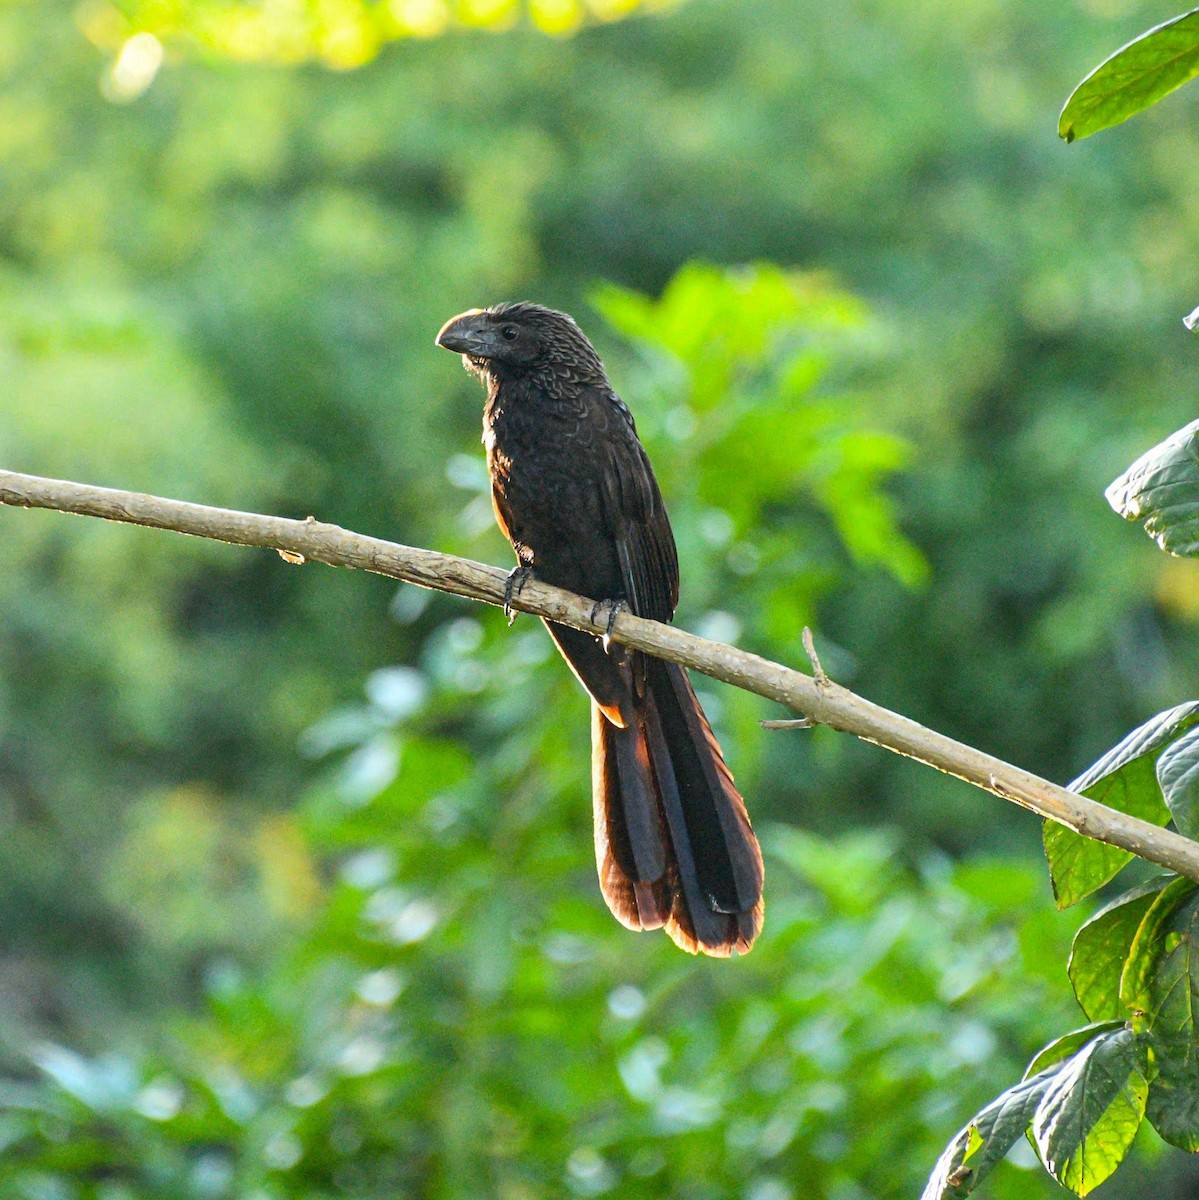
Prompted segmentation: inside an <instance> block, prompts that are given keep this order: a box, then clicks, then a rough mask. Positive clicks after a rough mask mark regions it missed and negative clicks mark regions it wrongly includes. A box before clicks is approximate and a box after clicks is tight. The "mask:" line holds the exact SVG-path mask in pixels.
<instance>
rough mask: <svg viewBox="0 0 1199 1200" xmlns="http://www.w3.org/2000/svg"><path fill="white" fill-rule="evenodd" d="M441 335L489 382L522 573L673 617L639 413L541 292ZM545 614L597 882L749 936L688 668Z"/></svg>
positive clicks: (729, 803)
mask: <svg viewBox="0 0 1199 1200" xmlns="http://www.w3.org/2000/svg"><path fill="white" fill-rule="evenodd" d="M437 344H438V345H439V346H443V347H444V348H445V349H447V350H452V351H454V352H455V353H458V354H461V355H462V357H463V362H464V364H465V366H466V368H467V370H468V371H471V372H472V373H473V374H475V375H478V376H479V378H480V379H481V380H482V382H483V384H484V386H485V387H486V388H487V403H486V405H485V407H484V409H483V444H484V445H485V446H486V447H487V466H488V470H489V471H490V474H491V495H492V501H493V503H494V506H495V514H496V519H497V520H498V521H499V525H500V528H501V529H502V530H503V531H504V534H505V536H506V537H507V538H508V540H509V541H510V542H511V543H512V548H513V549H514V550H515V551H516V557H517V561H518V563H519V564H520V565H519V566H518V567H517V569H516V571H514V572H513V575H512V577H511V579H510V587H514V588H517V589H519V586H520V584H521V583H522V582H523V581H524V579H526V578H528V576H529V575H532V576H533V577H535V578H537V579H539V580H541V581H543V582H545V583H551V584H556V585H557V586H558V587H563V588H568V589H569V590H570V591H572V592H578V593H581V594H582V595H584V596H589V597H591V598H592V599H595V600H604V601H610V602H612V603H613V604H616V603H617V602H622V603H623V604H624V605H626V606H627V607H628V609H629V610H630V611H631V612H633V613H636V614H637V615H638V616H641V617H649V618H652V619H654V620H657V621H669V620H671V618H672V617H673V616H674V610H675V605H676V604H677V603H678V598H679V564H678V557H677V554H676V552H675V544H674V535H673V534H672V533H671V530H670V522H669V520H668V519H667V517H666V509H665V507H664V506H663V503H662V495H661V493H660V492H659V490H658V484H657V480H655V479H654V473H653V470H652V468H651V467H650V464H649V459H648V458H647V457H646V454H645V450H644V449H643V448H642V446H641V443H640V441H639V440H638V439H637V431H636V427H635V426H634V424H633V417H632V414H631V413H630V412H629V410H628V409H627V408H626V407H625V405H624V402H623V401H622V400H621V399H620V397H619V396H617V395H616V393H615V392H614V391H613V390H612V386H611V384H609V382H608V378H607V376H606V375H605V374H604V368H603V364H602V363H601V362H600V360H599V356H598V355H597V354H596V352H595V350H594V349H593V348H592V345H591V343H590V342H589V341H588V340H587V338H586V337H585V336H584V335H583V332H582V330H580V329H579V327H578V325H576V324H575V322H574V320H573V319H572V318H571V317H569V316H567V315H566V314H565V313H560V312H555V311H554V310H553V309H549V308H542V307H541V306H540V305H537V304H524V303H522V304H499V305H496V306H495V307H493V308H488V309H472V310H471V311H470V312H465V313H463V314H462V315H461V316H457V317H454V318H453V319H452V320H450V321H447V322H446V324H445V325H444V326H443V327H442V329H441V332H440V333H439V334H438V335H437ZM546 627H547V628H548V629H549V631H550V635H551V636H552V637H553V639H554V641H555V642H556V643H557V646H558V649H559V650H560V651H561V652H562V654H563V656H564V657H565V658H566V661H567V662H568V663H569V664H570V666H571V668H572V669H573V671H574V673H575V675H577V676H578V678H579V681H580V682H581V683H582V685H583V686H584V687H585V688H586V689H587V691H588V692H589V693H590V695H591V699H592V708H591V746H592V765H591V778H592V793H593V799H594V808H595V853H596V860H597V865H598V867H599V878H600V887H601V888H602V890H603V893H604V899H605V900H606V901H607V902H608V907H609V908H610V909H611V910H612V913H613V915H615V917H616V919H617V920H618V921H620V922H621V923H622V924H623V925H626V926H628V927H629V928H630V929H659V928H665V930H666V932H667V933H668V934H669V935H670V937H671V938H672V939H673V940H674V942H675V943H676V944H677V945H679V946H681V947H682V948H683V949H684V950H687V951H690V952H691V953H693V954H694V953H703V954H712V955H728V954H731V953H732V952H733V951H734V950H737V951H741V952H742V953H744V952H745V951H747V950H748V949H749V948H750V947H751V946H752V945H753V942H754V938H756V937H757V935H758V931H759V930H760V929H761V926H762V854H761V851H760V850H759V849H758V841H757V838H756V837H755V836H754V832H753V829H752V828H751V827H750V823H749V816H748V814H747V813H746V811H745V803H744V801H743V800H742V799H741V796H740V794H739V793H738V792H737V789H736V787H734V786H733V777H732V774H731V773H730V772H729V769H728V767H727V766H726V765H725V762H724V757H723V755H722V754H721V752H720V746H719V744H718V743H717V741H716V738H715V737H714V736H713V735H712V729H711V727H710V726H709V724H708V721H707V718H706V717H705V716H704V713H703V709H701V708H700V706H699V701H698V700H697V699H696V697H695V692H694V691H693V690H692V688H691V683H690V681H689V680H688V678H687V673H686V672H685V671H684V670H683V668H682V667H679V666H676V665H674V664H673V663H667V662H662V661H660V660H659V659H655V658H651V657H648V656H646V655H643V654H640V653H638V652H636V651H629V650H626V649H625V648H624V647H622V646H618V645H615V644H612V645H610V646H609V647H608V648H605V647H604V645H603V644H602V643H601V642H600V641H599V640H598V639H597V638H595V637H593V636H592V635H590V634H587V633H582V632H579V631H578V630H574V629H568V628H566V627H565V626H563V625H557V624H555V623H553V622H550V621H547V622H546Z"/></svg>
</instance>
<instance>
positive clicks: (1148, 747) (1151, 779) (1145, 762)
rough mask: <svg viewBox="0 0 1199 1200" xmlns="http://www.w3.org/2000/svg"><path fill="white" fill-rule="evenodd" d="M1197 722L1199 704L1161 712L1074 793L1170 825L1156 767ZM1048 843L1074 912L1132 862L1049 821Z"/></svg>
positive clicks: (1059, 884) (1054, 875) (1063, 898)
mask: <svg viewBox="0 0 1199 1200" xmlns="http://www.w3.org/2000/svg"><path fill="white" fill-rule="evenodd" d="M1197 722H1199V701H1193V700H1192V701H1189V702H1188V703H1186V704H1180V705H1178V706H1177V707H1176V708H1171V709H1168V710H1167V711H1166V712H1163V713H1158V715H1157V716H1156V717H1152V718H1151V719H1150V720H1148V721H1146V722H1145V723H1144V724H1143V725H1141V726H1139V727H1138V728H1136V729H1134V730H1133V731H1132V732H1131V733H1130V734H1129V735H1128V736H1127V737H1126V738H1124V740H1123V741H1121V742H1120V743H1119V745H1117V746H1114V747H1113V748H1112V749H1111V750H1109V751H1108V752H1107V753H1106V754H1105V755H1104V756H1103V757H1102V758H1101V759H1099V761H1098V762H1096V763H1094V764H1093V765H1092V766H1091V767H1089V768H1088V769H1087V770H1086V771H1084V772H1083V773H1082V774H1081V775H1080V776H1079V777H1078V778H1077V779H1075V780H1074V782H1073V783H1071V784H1070V790H1071V791H1072V792H1081V793H1082V795H1084V796H1089V797H1090V798H1091V799H1092V800H1098V801H1099V803H1101V804H1106V805H1108V806H1109V807H1110V808H1116V809H1119V810H1120V811H1121V812H1125V813H1129V814H1131V815H1132V816H1136V817H1141V818H1142V819H1144V820H1146V821H1152V822H1153V823H1154V824H1155V825H1165V824H1166V822H1167V821H1169V819H1170V810H1169V809H1168V808H1167V807H1166V804H1165V801H1164V800H1163V799H1162V794H1161V789H1160V787H1159V786H1158V782H1157V774H1156V772H1155V770H1154V764H1155V762H1156V759H1157V756H1158V755H1159V754H1160V753H1161V752H1162V750H1163V749H1164V748H1165V747H1166V746H1168V745H1169V744H1170V743H1171V742H1172V741H1174V740H1175V739H1176V738H1178V737H1180V736H1181V735H1182V734H1183V733H1184V732H1185V731H1186V730H1187V729H1189V728H1190V727H1191V726H1192V725H1194V724H1196V723H1197ZM1044 841H1045V857H1046V858H1047V859H1048V860H1049V874H1050V879H1051V881H1052V883H1053V894H1054V896H1055V897H1056V898H1057V903H1058V907H1059V908H1069V906H1070V905H1071V904H1077V903H1078V901H1079V900H1081V899H1083V897H1085V896H1089V895H1090V894H1091V893H1092V892H1093V891H1095V890H1096V889H1097V888H1100V887H1102V886H1103V885H1104V884H1105V883H1107V882H1108V880H1110V879H1112V878H1114V877H1115V876H1116V875H1117V874H1118V873H1119V872H1120V870H1121V869H1122V868H1123V867H1125V866H1127V864H1128V863H1129V862H1131V861H1132V858H1133V856H1132V855H1131V854H1130V853H1129V852H1128V851H1127V850H1120V849H1119V848H1117V847H1115V846H1108V845H1105V844H1104V843H1103V842H1096V841H1093V840H1092V839H1090V838H1085V837H1082V836H1081V835H1080V834H1077V833H1075V832H1074V831H1073V830H1071V829H1066V828H1065V827H1064V826H1062V825H1058V824H1057V823H1056V822H1053V821H1046V822H1045V827H1044Z"/></svg>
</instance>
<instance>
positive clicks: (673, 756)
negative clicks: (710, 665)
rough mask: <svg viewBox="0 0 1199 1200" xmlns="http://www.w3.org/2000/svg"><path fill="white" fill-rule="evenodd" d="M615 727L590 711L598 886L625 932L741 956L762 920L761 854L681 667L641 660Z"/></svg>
mask: <svg viewBox="0 0 1199 1200" xmlns="http://www.w3.org/2000/svg"><path fill="white" fill-rule="evenodd" d="M646 664H647V672H646V680H647V688H646V694H645V695H644V696H643V697H642V698H641V703H640V704H639V705H638V706H637V707H638V710H639V711H638V716H637V719H636V720H633V721H628V722H627V723H626V725H625V727H624V728H620V727H618V726H616V725H614V724H613V723H612V722H611V721H610V720H609V719H607V718H606V717H605V716H604V714H603V713H602V712H601V711H600V710H599V709H598V708H597V707H595V706H594V705H593V707H592V782H593V796H594V807H595V846H596V861H597V865H598V868H599V875H600V886H601V888H602V890H603V893H604V898H605V899H606V901H607V903H608V907H609V908H610V909H611V910H612V912H613V914H614V915H615V916H616V918H617V919H618V920H619V921H621V923H622V924H624V925H626V926H628V927H629V928H631V929H654V928H658V927H660V926H664V927H665V929H666V932H667V933H668V934H669V935H670V937H671V938H672V939H673V941H674V942H675V943H676V944H677V945H679V946H681V947H682V948H683V949H684V950H687V951H689V952H690V953H692V954H695V953H703V954H710V955H716V956H725V955H728V954H731V953H733V952H734V951H739V952H741V953H745V952H746V951H747V950H749V948H750V947H751V946H752V945H753V942H754V939H755V938H756V937H757V935H758V932H759V930H760V929H761V926H762V913H763V905H762V856H761V852H760V851H759V849H758V842H757V838H756V837H755V836H754V833H753V829H752V828H751V826H750V822H749V817H748V815H747V813H746V811H745V804H744V802H743V801H742V799H741V796H740V794H739V793H738V791H737V789H736V787H735V786H734V784H733V777H732V774H731V773H730V771H729V769H728V767H727V765H726V764H725V761H724V757H723V755H722V754H721V752H720V746H719V744H718V743H717V741H716V739H715V737H714V736H713V734H712V729H711V726H710V725H709V724H708V721H707V718H706V717H705V716H704V714H703V710H702V709H701V708H700V706H699V701H698V700H697V699H696V696H695V692H694V691H693V690H692V688H691V684H690V681H689V680H688V679H687V675H686V672H684V671H683V669H682V668H681V667H676V666H674V665H673V664H669V663H662V662H659V661H657V660H646Z"/></svg>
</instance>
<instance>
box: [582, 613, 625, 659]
mask: <svg viewBox="0 0 1199 1200" xmlns="http://www.w3.org/2000/svg"><path fill="white" fill-rule="evenodd" d="M605 606H607V609H608V620H607V622H606V624H605V627H604V635H603V637H602V638H600V644H601V645H602V646H603V648H604V653H605V654H608V653H610V652H611V646H612V626H613V625H615V624H616V618H617V617H618V616H619V615H620V614H621V613H622V612H628V611H629V606H628V605H627V604H626V603H625V602H624V601H623V600H597V601H596V602H595V603H594V604H593V605H592V606H591V623H592V624H593V625H598V624H599V613H600V610H601V609H602V608H604V607H605Z"/></svg>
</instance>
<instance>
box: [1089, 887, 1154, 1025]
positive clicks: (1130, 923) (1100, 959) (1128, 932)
mask: <svg viewBox="0 0 1199 1200" xmlns="http://www.w3.org/2000/svg"><path fill="white" fill-rule="evenodd" d="M1171 878H1172V877H1171V876H1169V875H1163V876H1161V877H1160V878H1158V879H1153V880H1150V881H1149V882H1148V883H1144V884H1142V885H1141V886H1140V887H1138V888H1134V889H1133V890H1132V891H1130V892H1125V893H1124V895H1122V896H1118V897H1117V898H1116V899H1115V900H1113V901H1112V902H1111V903H1110V904H1107V905H1105V906H1104V907H1103V908H1101V909H1100V910H1099V911H1098V912H1097V913H1096V914H1095V915H1094V916H1093V917H1092V918H1091V919H1090V920H1089V921H1088V922H1087V923H1086V924H1085V925H1083V926H1082V928H1081V929H1079V931H1078V933H1077V934H1075V936H1074V945H1073V947H1072V948H1071V951H1070V963H1069V967H1068V971H1069V975H1070V983H1071V984H1072V985H1073V987H1074V995H1075V996H1076V997H1077V998H1078V1003H1079V1005H1080V1007H1081V1008H1082V1011H1083V1012H1084V1013H1086V1014H1087V1016H1088V1017H1089V1018H1090V1019H1091V1020H1092V1021H1110V1020H1115V1019H1116V1018H1118V1017H1121V1016H1122V1015H1123V1014H1124V1009H1123V1007H1122V1006H1121V1004H1120V976H1121V973H1122V972H1123V970H1124V964H1125V962H1126V961H1127V959H1128V953H1129V950H1130V949H1131V948H1132V941H1133V938H1134V937H1135V936H1136V932H1137V929H1138V927H1139V926H1140V924H1141V921H1142V919H1143V918H1144V916H1145V914H1146V913H1147V912H1148V911H1149V909H1150V906H1151V905H1152V904H1153V902H1154V900H1156V899H1157V896H1158V893H1160V892H1161V890H1162V889H1163V888H1164V887H1165V886H1166V885H1167V884H1168V883H1169V882H1170V880H1171Z"/></svg>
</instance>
